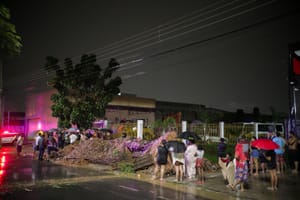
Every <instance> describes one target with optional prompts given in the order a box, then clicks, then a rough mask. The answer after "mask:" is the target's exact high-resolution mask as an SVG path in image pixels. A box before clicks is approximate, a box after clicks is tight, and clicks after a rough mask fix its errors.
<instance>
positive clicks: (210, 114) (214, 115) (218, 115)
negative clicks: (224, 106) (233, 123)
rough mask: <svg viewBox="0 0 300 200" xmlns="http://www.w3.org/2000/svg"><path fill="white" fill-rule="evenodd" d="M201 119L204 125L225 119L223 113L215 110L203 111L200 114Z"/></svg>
mask: <svg viewBox="0 0 300 200" xmlns="http://www.w3.org/2000/svg"><path fill="white" fill-rule="evenodd" d="M198 115H199V116H198V117H199V119H200V120H201V121H202V122H204V123H213V122H217V121H220V120H221V119H222V118H223V115H224V114H223V113H222V112H220V111H217V110H213V109H202V110H201V111H199V113H198Z"/></svg>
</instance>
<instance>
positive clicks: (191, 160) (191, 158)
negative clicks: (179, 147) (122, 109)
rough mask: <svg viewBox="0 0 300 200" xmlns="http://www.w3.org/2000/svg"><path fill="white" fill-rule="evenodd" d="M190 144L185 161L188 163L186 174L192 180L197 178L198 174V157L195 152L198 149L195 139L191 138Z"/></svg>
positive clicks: (185, 153) (185, 154)
mask: <svg viewBox="0 0 300 200" xmlns="http://www.w3.org/2000/svg"><path fill="white" fill-rule="evenodd" d="M188 143H189V145H188V146H187V148H186V150H185V152H184V157H185V163H186V175H187V177H188V178H189V179H190V180H191V179H193V178H195V176H196V168H195V165H196V157H195V154H196V152H197V150H198V147H197V145H196V144H195V140H194V139H189V142H188Z"/></svg>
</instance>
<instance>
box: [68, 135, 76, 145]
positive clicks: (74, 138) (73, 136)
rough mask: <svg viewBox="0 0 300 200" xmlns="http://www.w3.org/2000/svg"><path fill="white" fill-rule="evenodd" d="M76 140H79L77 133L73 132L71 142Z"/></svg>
mask: <svg viewBox="0 0 300 200" xmlns="http://www.w3.org/2000/svg"><path fill="white" fill-rule="evenodd" d="M76 140H77V135H76V134H75V133H71V135H70V144H73V143H74V142H75V141H76Z"/></svg>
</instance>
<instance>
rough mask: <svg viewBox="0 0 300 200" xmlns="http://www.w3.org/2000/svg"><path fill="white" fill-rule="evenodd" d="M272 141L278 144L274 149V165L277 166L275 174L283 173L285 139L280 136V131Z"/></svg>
mask: <svg viewBox="0 0 300 200" xmlns="http://www.w3.org/2000/svg"><path fill="white" fill-rule="evenodd" d="M273 142H275V143H276V144H278V146H279V148H278V149H275V154H276V166H277V174H280V173H283V168H284V158H283V154H284V150H285V145H286V142H285V139H283V138H282V137H281V136H280V133H279V132H277V133H276V137H274V138H273Z"/></svg>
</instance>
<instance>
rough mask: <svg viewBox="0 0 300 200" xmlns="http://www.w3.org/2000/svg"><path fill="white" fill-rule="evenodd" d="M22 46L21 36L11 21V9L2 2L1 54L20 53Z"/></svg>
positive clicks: (0, 6) (0, 22)
mask: <svg viewBox="0 0 300 200" xmlns="http://www.w3.org/2000/svg"><path fill="white" fill-rule="evenodd" d="M21 48H22V44H21V36H20V35H18V34H17V31H16V27H15V25H14V24H12V23H11V22H10V11H9V9H8V8H7V7H5V6H4V5H2V4H1V3H0V56H1V57H2V56H14V55H19V54H20V52H21Z"/></svg>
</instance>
